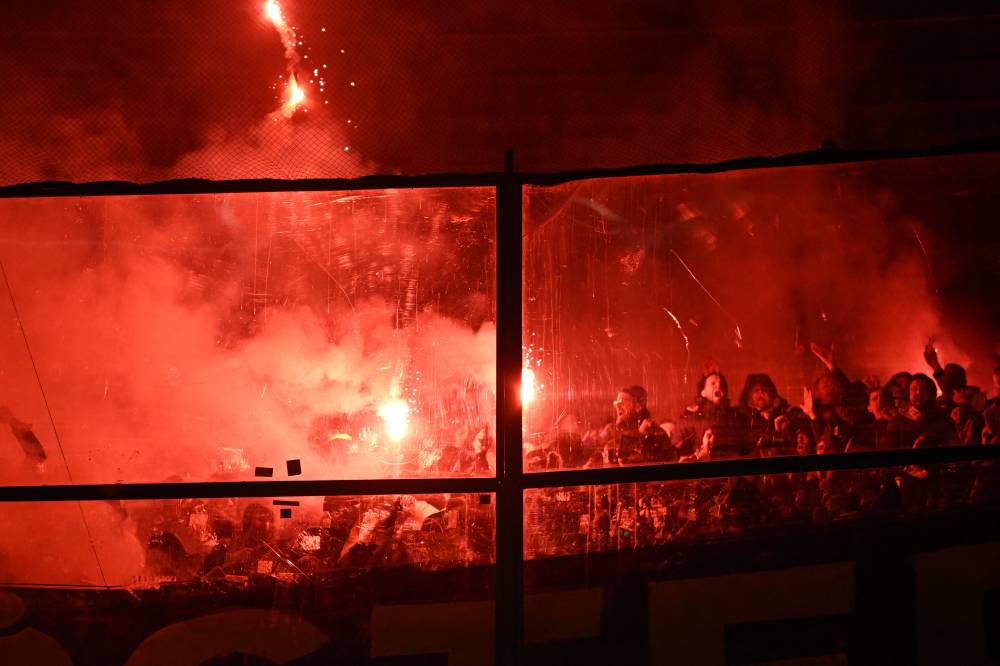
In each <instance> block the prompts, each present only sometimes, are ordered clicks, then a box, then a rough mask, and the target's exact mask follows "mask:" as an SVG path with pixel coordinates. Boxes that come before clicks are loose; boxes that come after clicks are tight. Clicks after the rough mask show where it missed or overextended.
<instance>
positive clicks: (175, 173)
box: [0, 0, 1000, 184]
mask: <svg viewBox="0 0 1000 666" xmlns="http://www.w3.org/2000/svg"><path fill="white" fill-rule="evenodd" d="M802 4H803V3H793V2H789V1H777V2H769V3H764V4H761V3H753V4H752V5H750V6H737V5H742V3H734V2H730V1H727V0H717V1H715V2H708V3H697V5H696V6H694V5H695V3H692V5H693V6H692V7H688V8H676V7H671V6H667V5H664V4H663V3H661V2H655V1H653V0H644V1H643V2H639V3H630V4H629V5H628V6H627V7H620V6H616V5H614V4H612V5H607V6H601V7H588V8H586V9H584V8H582V7H581V6H580V5H579V4H578V3H575V2H569V1H568V0H559V1H557V2H547V3H537V2H528V1H526V0H515V1H513V2H510V1H508V2H503V3H499V2H495V3H486V4H484V3H457V4H456V3H446V2H443V1H442V0H433V1H425V2H420V3H329V2H321V1H319V0H285V2H283V3H282V4H281V5H280V9H279V11H280V12H282V14H281V16H282V19H283V20H284V21H285V25H284V27H287V29H288V31H287V32H286V33H285V34H284V37H285V41H284V43H283V42H282V30H281V28H282V26H280V25H278V24H277V23H276V22H272V21H270V20H269V19H268V17H267V16H266V13H265V3H264V0H240V1H239V2H235V1H232V0H227V1H224V2H215V3H176V2H163V1H154V2H148V3H143V4H142V5H141V7H140V6H137V5H135V4H134V3H126V2H122V1H121V0H116V1H113V2H108V3H103V4H102V5H101V8H100V10H97V9H95V7H94V6H93V5H87V4H85V3H66V2H62V3H49V4H47V5H42V6H36V4H35V3H27V4H24V3H22V4H19V5H17V6H15V7H12V8H10V9H8V16H7V17H6V18H5V26H6V31H5V32H6V34H5V47H4V48H5V51H6V54H5V56H6V57H4V58H3V60H2V61H0V71H2V72H3V74H4V80H5V82H6V84H7V85H6V86H5V98H6V99H5V104H3V105H2V107H0V120H2V122H3V125H4V127H5V131H4V133H3V136H2V137H0V164H2V166H0V183H4V184H10V183H18V182H26V181H33V180H50V179H65V180H74V181H91V180H101V179H126V180H135V181H149V180H158V179H164V178H175V177H202V178H216V179H219V178H265V177H278V178H301V177H345V176H348V177H349V176H358V175H363V174H370V173H408V174H412V173H429V172H437V171H466V172H472V171H482V170H498V169H500V168H501V167H502V156H503V151H504V149H507V148H511V149H513V150H514V151H515V154H516V156H517V160H516V161H517V165H518V167H519V168H521V169H524V170H532V171H539V170H559V169H580V168H590V167H599V166H600V167H605V166H607V167H610V166H623V165H629V164H639V163H649V162H685V161H718V160H723V159H729V158H733V157H739V156H745V155H775V154H782V153H788V152H795V151H800V150H810V149H813V148H815V147H816V146H817V145H819V144H820V143H821V142H822V141H825V140H833V141H836V142H837V143H839V144H840V145H842V146H845V147H894V146H915V145H929V144H941V143H950V142H954V141H960V140H966V139H969V138H976V137H980V136H985V135H993V134H997V133H1000V113H997V111H998V110H1000V98H998V97H997V95H996V93H995V91H996V90H997V89H1000V86H998V85H997V83H998V81H997V79H998V77H1000V74H998V71H1000V69H998V68H996V67H993V66H990V63H993V64H995V63H996V61H997V58H998V46H997V44H1000V40H997V39H996V36H997V33H998V32H1000V19H998V17H997V16H996V15H995V14H994V15H990V14H989V11H990V9H989V6H988V5H986V4H983V6H982V7H979V6H977V4H976V3H974V2H966V3H960V4H957V5H956V3H939V4H940V6H935V7H931V8H913V7H910V6H909V4H908V3H902V2H900V3H882V6H881V7H879V8H871V7H868V6H867V3H856V2H847V1H845V0H842V1H841V2H836V3H821V4H822V6H812V7H804V6H801V5H802ZM817 4H819V3H817ZM894 4H898V5H899V6H898V7H894V6H893V5H894ZM946 5H947V6H946ZM292 76H295V80H296V84H297V85H299V86H300V87H301V89H302V91H303V93H304V99H303V100H302V101H301V102H300V103H299V104H298V105H296V107H295V108H294V109H290V108H289V107H287V95H288V94H289V91H288V86H289V83H290V80H291V77H292Z"/></svg>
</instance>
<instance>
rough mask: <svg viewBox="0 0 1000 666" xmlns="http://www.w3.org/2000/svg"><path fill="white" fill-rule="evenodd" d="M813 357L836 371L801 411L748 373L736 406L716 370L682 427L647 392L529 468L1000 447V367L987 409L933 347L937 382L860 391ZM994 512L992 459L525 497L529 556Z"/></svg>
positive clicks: (566, 428)
mask: <svg viewBox="0 0 1000 666" xmlns="http://www.w3.org/2000/svg"><path fill="white" fill-rule="evenodd" d="M812 351H813V353H814V354H815V355H816V356H817V357H818V358H819V359H820V360H821V361H822V362H823V364H824V366H825V371H824V372H823V373H822V374H821V375H820V377H819V378H818V379H817V380H816V382H815V384H814V386H813V388H812V389H811V390H806V391H804V395H803V401H802V405H801V406H791V405H790V404H789V402H788V401H787V400H786V399H784V398H783V397H782V396H780V395H779V393H778V391H777V388H776V386H775V383H774V381H772V379H771V378H770V377H769V376H768V375H766V374H751V375H749V376H748V377H747V379H746V382H745V384H744V387H743V390H742V392H741V393H740V397H739V401H738V404H736V405H735V406H734V405H731V404H730V402H729V386H728V382H727V380H726V378H725V376H724V375H723V374H722V373H721V372H719V370H718V369H717V368H709V369H708V371H707V372H706V374H705V375H704V376H703V377H702V379H701V381H700V382H699V383H698V387H697V395H696V399H695V402H694V404H692V405H691V406H689V407H686V408H685V409H684V411H683V412H682V413H681V415H680V417H679V418H678V419H677V420H676V421H661V422H657V421H656V420H654V419H653V418H652V416H651V415H650V413H649V410H648V409H647V407H646V392H645V391H644V390H643V389H642V388H641V387H639V386H629V387H626V388H624V389H622V390H621V391H620V392H619V393H618V396H617V399H616V400H615V402H614V405H615V420H614V422H613V423H610V424H608V425H607V426H604V427H602V428H600V429H591V430H590V431H588V432H580V431H579V429H578V428H575V427H574V425H575V424H576V419H575V417H573V416H572V415H569V417H568V418H566V417H564V418H563V419H561V420H560V423H559V424H558V426H559V427H557V429H556V432H555V433H553V434H552V436H551V437H549V439H548V440H547V441H546V442H545V443H544V445H542V446H540V447H537V448H535V449H534V450H532V451H531V452H530V453H528V454H527V459H526V465H527V468H528V469H529V470H540V469H551V468H554V467H561V466H564V467H599V466H606V465H619V464H641V463H654V462H686V461H698V460H710V459H718V458H731V457H747V456H776V455H797V454H798V455H805V454H824V453H836V452H847V451H863V450H877V449H887V448H902V447H915V448H922V447H929V446H947V445H961V444H980V443H982V444H995V443H998V441H1000V399H998V398H997V397H996V393H995V392H996V391H997V389H1000V358H998V359H997V361H998V362H997V367H996V368H995V369H994V371H993V383H994V386H993V396H992V397H991V398H989V399H987V396H986V395H984V394H983V393H982V392H980V391H978V389H974V388H970V387H969V386H968V385H967V382H966V375H965V371H964V369H963V368H962V367H961V366H958V365H955V364H948V365H945V366H941V364H940V363H939V362H938V357H937V353H936V352H935V350H934V347H933V341H931V342H930V343H928V345H927V347H926V349H925V354H924V357H925V359H926V361H927V363H928V365H929V366H930V369H931V372H932V374H933V379H932V378H931V377H930V376H928V375H925V374H920V373H918V374H909V373H904V372H900V373H897V374H896V375H894V376H893V377H892V378H891V379H890V381H889V382H887V383H886V384H884V385H883V384H880V383H879V382H878V381H877V380H876V379H874V378H868V379H866V380H864V381H853V382H852V381H851V380H849V379H848V378H847V376H846V375H845V374H844V373H843V371H842V370H840V368H838V367H837V365H836V363H835V361H834V357H833V352H832V349H828V348H823V347H821V346H819V345H815V344H814V345H812ZM939 388H940V391H939V390H938V389H939ZM997 501H1000V467H998V466H996V465H994V464H992V463H990V462H983V463H962V464H944V465H934V466H915V465H910V466H907V467H904V468H878V469H864V470H844V471H817V472H808V473H787V474H769V475H760V476H754V477H727V478H720V479H708V480H697V481H677V482H656V483H643V484H626V485H615V486H603V487H601V486H597V487H594V486H590V487H580V488H563V489H540V490H536V491H530V492H528V493H526V504H525V520H526V525H527V530H526V533H525V546H526V552H527V554H528V556H529V557H539V556H550V555H567V554H575V553H583V552H593V551H601V550H606V549H616V548H623V547H640V546H655V545H660V544H665V543H671V542H675V541H678V540H680V541H684V540H689V539H706V538H717V537H724V536H734V535H742V534H747V533H748V532H753V531H754V530H759V529H762V528H767V527H771V526H781V527H782V528H786V527H788V526H789V525H790V524H794V523H803V524H808V525H816V524H823V523H827V522H830V521H841V520H849V519H852V518H856V517H860V516H870V515H873V514H877V513H878V512H880V511H885V512H890V513H891V515H893V516H898V515H906V514H909V513H913V512H925V511H939V510H944V509H948V508H952V507H956V506H961V505H965V504H991V503H996V502H997Z"/></svg>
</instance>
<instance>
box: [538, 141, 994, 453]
mask: <svg viewBox="0 0 1000 666" xmlns="http://www.w3.org/2000/svg"><path fill="white" fill-rule="evenodd" d="M998 166H1000V156H997V155H995V154H983V155H967V156H957V157H947V158H926V159H912V160H896V161H882V162H868V163H861V164H842V165H833V166H821V167H800V168H784V169H758V170H748V171H734V172H730V173H724V174H715V175H704V174H701V175H699V174H684V175H670V176H642V177H639V176H637V177H626V178H606V179H595V180H585V181H578V182H571V183H566V184H562V185H558V186H552V187H540V186H539V187H528V188H527V190H526V194H525V204H524V213H525V242H524V276H525V277H524V294H525V301H524V329H523V342H524V359H523V361H524V366H525V370H524V375H525V377H524V380H525V381H524V382H523V384H524V386H525V389H526V391H527V392H526V394H525V395H524V396H522V402H523V403H524V405H525V410H524V433H525V441H526V447H525V455H526V458H525V467H526V469H529V470H542V469H553V468H560V467H600V466H607V465H620V464H633V463H635V464H639V463H643V464H645V463H654V462H674V461H678V460H680V461H685V460H708V459H713V458H730V457H740V456H758V455H761V456H772V455H795V454H796V453H809V452H821V453H835V452H840V451H855V450H866V449H881V448H898V447H911V446H935V445H942V444H956V443H963V444H969V443H979V442H982V441H996V438H997V435H998V434H1000V419H998V412H997V409H998V408H997V407H993V408H992V412H991V411H990V405H991V402H990V401H992V400H993V399H995V398H997V397H998V395H1000V372H998V371H997V367H998V365H1000V358H998V357H997V356H996V354H995V353H994V352H996V351H997V350H996V348H995V345H996V342H997V337H996V335H997V331H1000V308H998V307H997V296H996V289H995V285H996V284H998V283H1000V264H998V263H997V260H996V256H997V250H998V248H1000V243H998V240H1000V233H998V231H997V227H996V225H995V224H993V222H992V220H993V217H994V211H995V210H996V209H997V207H998V205H1000V194H998V193H1000V190H998V188H997V180H998V179H997V175H996V174H997V173H1000V171H998V169H997V167H998ZM928 343H929V344H928ZM938 366H940V367H938ZM959 366H960V367H959ZM903 372H905V373H911V374H912V373H923V374H925V375H926V376H927V377H926V378H923V379H920V380H919V381H917V382H916V384H918V386H917V387H916V388H914V386H913V384H914V382H912V381H911V380H910V378H909V377H907V376H906V375H901V374H897V373H903ZM963 373H964V377H963V376H962V375H963ZM932 375H933V379H931V376H932ZM806 391H808V393H806ZM913 391H917V393H916V394H914V393H913ZM935 403H936V404H935ZM956 405H960V406H959V407H958V408H957V409H956Z"/></svg>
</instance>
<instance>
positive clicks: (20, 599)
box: [0, 494, 496, 664]
mask: <svg viewBox="0 0 1000 666" xmlns="http://www.w3.org/2000/svg"><path fill="white" fill-rule="evenodd" d="M495 506H496V502H495V497H494V496H493V495H491V494H481V495H480V494H476V495H421V496H406V495H404V496H398V495H397V496H380V497H375V496H365V497H326V498H324V497H298V498H280V499H271V498H256V499H236V498H233V499H210V500H201V499H186V500H161V501H129V502H83V503H75V502H53V503H48V502H37V503H30V504H9V505H7V506H5V515H6V516H7V518H6V519H5V523H4V529H3V530H2V538H0V587H2V588H3V589H2V590H0V611H2V612H0V628H3V629H8V628H10V630H11V632H10V633H8V634H6V635H5V640H9V638H10V636H11V635H12V633H16V632H20V633H19V634H18V635H19V636H20V639H21V640H22V641H24V642H25V643H26V645H27V647H25V648H24V649H28V648H31V649H32V650H47V651H43V652H29V653H28V654H30V655H33V656H32V658H31V659H30V660H29V661H31V662H32V663H61V662H58V661H54V660H55V659H56V657H53V656H51V655H52V654H64V655H66V656H68V657H69V659H70V660H71V661H72V662H74V663H116V664H118V663H126V662H127V663H153V662H155V663H237V662H238V663H250V661H249V657H246V659H247V660H248V661H240V660H237V657H234V656H232V655H233V654H236V655H252V656H254V657H256V658H258V659H271V660H274V662H276V663H285V662H288V661H291V660H293V659H298V658H305V657H306V656H307V655H312V656H311V657H310V658H311V659H315V660H317V661H323V662H324V663H326V662H329V661H331V660H334V658H348V657H349V658H352V659H367V658H369V657H379V656H384V657H390V656H405V655H419V654H428V653H431V654H449V655H451V658H453V659H459V661H460V663H489V662H490V661H491V660H492V657H493V647H492V633H493V621H492V618H493V606H494V600H493V596H494V595H493V581H494V580H495V577H496V573H495V569H494V568H493V564H494V563H495V539H494V535H495V522H496V521H495ZM18 622H21V624H20V625H17V623H18ZM82 637H86V638H85V639H83V638H82ZM21 647H24V646H21ZM40 655H44V658H43V656H40ZM210 658H214V659H220V660H223V659H224V658H228V659H230V660H231V661H224V660H223V661H219V662H211V661H207V660H208V659H210ZM252 663H258V662H256V661H254V662H252ZM266 663H271V662H266ZM307 663H315V662H307Z"/></svg>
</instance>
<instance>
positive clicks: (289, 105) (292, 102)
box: [282, 74, 306, 118]
mask: <svg viewBox="0 0 1000 666" xmlns="http://www.w3.org/2000/svg"><path fill="white" fill-rule="evenodd" d="M305 98H306V93H305V91H304V90H302V88H300V87H299V81H298V79H297V78H295V75H294V74H292V75H291V76H289V77H288V95H287V96H286V97H285V104H284V106H283V107H282V112H283V113H284V114H285V117H286V118H289V117H291V115H292V114H293V113H295V109H297V108H298V107H299V104H301V103H302V102H303V101H304V100H305Z"/></svg>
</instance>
